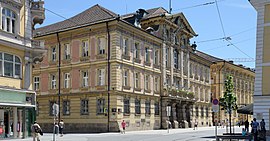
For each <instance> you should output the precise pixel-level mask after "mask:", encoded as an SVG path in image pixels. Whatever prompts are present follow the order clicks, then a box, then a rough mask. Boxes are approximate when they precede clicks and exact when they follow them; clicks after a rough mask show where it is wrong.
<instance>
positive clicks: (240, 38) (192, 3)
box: [37, 0, 257, 68]
mask: <svg viewBox="0 0 270 141" xmlns="http://www.w3.org/2000/svg"><path fill="white" fill-rule="evenodd" d="M215 1H217V3H213V2H215ZM95 4H99V5H101V6H102V7H104V8H107V9H109V10H111V11H113V12H114V13H117V14H120V15H123V14H127V13H133V12H135V11H136V10H138V9H139V8H143V9H151V8H156V7H163V8H165V9H167V10H169V0H113V1H109V0H77V1H75V0H45V9H46V11H45V12H46V13H45V14H46V15H45V16H46V19H45V21H44V23H43V24H42V25H41V26H37V27H42V26H45V25H49V24H53V23H56V22H59V21H63V20H65V19H64V18H63V17H65V18H70V17H72V16H75V15H76V14H79V13H81V12H82V11H84V10H86V9H88V8H90V7H92V6H94V5H95ZM171 5H172V14H176V13H180V12H183V14H184V15H185V17H186V18H187V20H188V22H189V24H190V25H191V27H192V28H193V30H194V31H195V32H196V33H197V34H198V35H199V36H197V37H194V38H193V39H192V40H191V43H193V42H194V41H195V42H196V44H197V49H198V50H200V51H202V52H205V53H207V54H210V55H213V56H216V57H219V58H222V59H228V58H240V59H241V60H243V59H244V60H245V62H235V64H243V65H244V66H246V67H250V68H254V67H255V61H252V62H247V61H248V60H250V58H255V50H256V24H257V23H256V22H257V19H256V18H257V13H256V10H255V9H254V8H253V7H252V5H251V4H250V3H249V1H248V0H171ZM50 11H52V12H54V13H57V14H54V13H52V12H50ZM59 15H60V16H59ZM219 15H220V16H219ZM225 37H227V38H226V39H227V40H224V38H225ZM242 58H243V59H242ZM246 58H247V59H246ZM234 60H236V59H234Z"/></svg>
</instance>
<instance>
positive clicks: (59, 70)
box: [56, 32, 61, 122]
mask: <svg viewBox="0 0 270 141" xmlns="http://www.w3.org/2000/svg"><path fill="white" fill-rule="evenodd" d="M56 35H57V41H58V47H59V48H58V50H59V51H58V52H59V53H58V105H59V109H60V92H61V91H60V87H61V43H60V39H59V33H58V32H57V33H56ZM60 111H61V110H59V114H58V122H59V121H60V118H61V117H60V115H61V114H60V113H61V112H60Z"/></svg>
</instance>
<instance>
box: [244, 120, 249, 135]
mask: <svg viewBox="0 0 270 141" xmlns="http://www.w3.org/2000/svg"><path fill="white" fill-rule="evenodd" d="M245 131H246V132H247V133H248V132H249V122H248V120H246V121H245Z"/></svg>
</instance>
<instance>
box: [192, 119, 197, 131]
mask: <svg viewBox="0 0 270 141" xmlns="http://www.w3.org/2000/svg"><path fill="white" fill-rule="evenodd" d="M195 129H197V130H198V122H197V121H195V122H194V129H193V130H195Z"/></svg>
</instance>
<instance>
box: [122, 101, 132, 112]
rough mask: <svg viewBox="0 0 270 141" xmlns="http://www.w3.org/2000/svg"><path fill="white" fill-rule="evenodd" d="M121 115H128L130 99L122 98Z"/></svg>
mask: <svg viewBox="0 0 270 141" xmlns="http://www.w3.org/2000/svg"><path fill="white" fill-rule="evenodd" d="M123 108H124V110H123V113H124V114H130V98H124V100H123Z"/></svg>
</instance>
